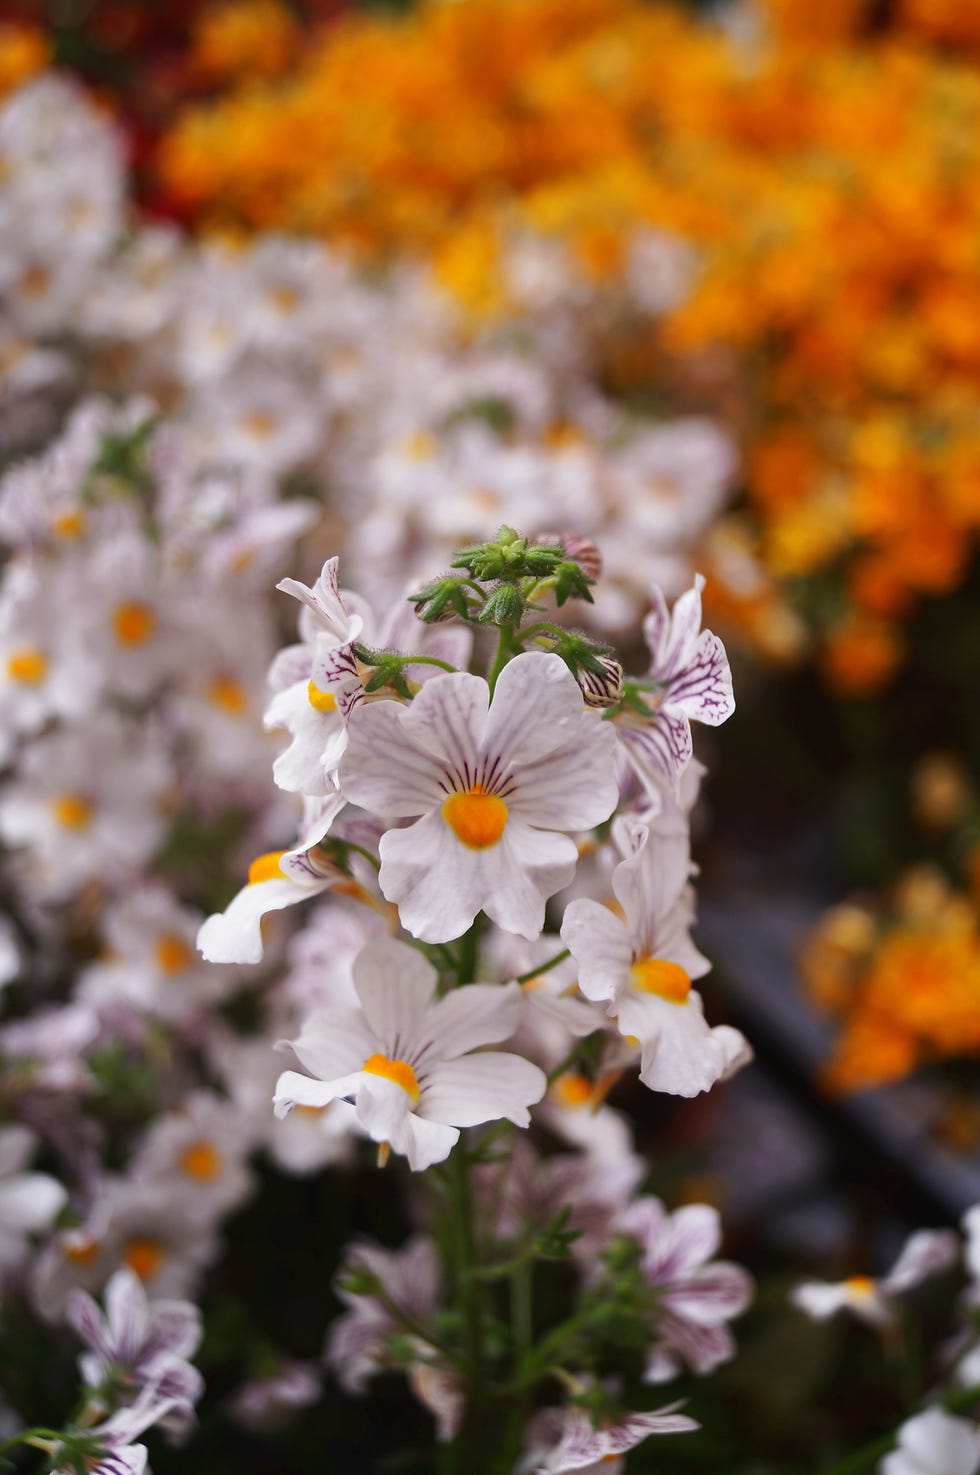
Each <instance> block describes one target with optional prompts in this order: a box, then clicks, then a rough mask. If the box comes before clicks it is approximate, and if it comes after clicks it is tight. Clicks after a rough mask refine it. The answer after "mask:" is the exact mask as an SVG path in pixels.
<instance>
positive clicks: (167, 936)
mask: <svg viewBox="0 0 980 1475" xmlns="http://www.w3.org/2000/svg"><path fill="white" fill-rule="evenodd" d="M154 952H155V955H156V960H157V964H158V965H159V968H160V971H161V972H162V973H170V974H173V973H183V971H184V969H185V968H187V967H188V966H189V965H190V963H191V962H192V961H193V959H194V954H193V952H192V950H191V946H190V943H189V942H187V940H186V939H185V938H183V937H179V936H178V935H177V933H176V932H165V933H164V934H163V936H162V937H160V938H159V939H158V940H157V945H156V948H155V949H154Z"/></svg>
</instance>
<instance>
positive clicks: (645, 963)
mask: <svg viewBox="0 0 980 1475" xmlns="http://www.w3.org/2000/svg"><path fill="white" fill-rule="evenodd" d="M630 982H631V983H632V985H633V987H634V988H636V989H639V990H640V992H641V993H644V994H656V995H657V997H658V998H661V999H666V1000H667V1002H668V1003H669V1004H685V1003H686V1002H687V996H688V994H689V993H690V992H691V980H690V978H688V976H687V974H686V973H685V972H684V969H683V968H682V967H681V966H680V964H679V963H668V962H667V960H666V959H665V958H641V959H640V960H639V962H637V963H634V964H633V966H632V968H631V969H630Z"/></svg>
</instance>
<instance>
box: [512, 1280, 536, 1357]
mask: <svg viewBox="0 0 980 1475" xmlns="http://www.w3.org/2000/svg"><path fill="white" fill-rule="evenodd" d="M510 1318H511V1326H512V1328H513V1332H514V1349H515V1351H516V1352H517V1355H518V1357H519V1358H520V1360H521V1361H522V1362H523V1360H524V1359H525V1358H526V1357H527V1355H528V1353H529V1352H530V1350H531V1348H532V1347H533V1345H534V1262H533V1260H532V1259H529V1258H528V1257H527V1256H525V1257H524V1258H523V1259H522V1260H520V1261H518V1263H517V1264H516V1265H515V1266H514V1269H513V1272H512V1274H511V1278H510Z"/></svg>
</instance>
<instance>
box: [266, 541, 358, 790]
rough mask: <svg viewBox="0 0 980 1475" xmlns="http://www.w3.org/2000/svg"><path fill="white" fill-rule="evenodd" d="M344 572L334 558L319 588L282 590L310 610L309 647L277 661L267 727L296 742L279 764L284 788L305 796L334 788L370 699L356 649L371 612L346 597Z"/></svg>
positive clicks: (283, 584) (291, 584) (304, 619)
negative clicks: (357, 714) (360, 711)
mask: <svg viewBox="0 0 980 1475" xmlns="http://www.w3.org/2000/svg"><path fill="white" fill-rule="evenodd" d="M337 566H338V560H337V559H336V558H330V559H328V560H327V562H326V563H325V564H324V565H323V568H322V570H321V572H320V577H319V578H318V579H317V581H316V583H315V584H314V585H313V587H312V588H308V587H307V586H306V585H305V584H301V583H300V582H299V580H297V579H282V580H281V581H280V582H279V584H277V585H276V587H277V588H278V589H281V590H282V591H283V592H284V593H286V594H291V595H292V596H293V597H294V598H295V599H298V600H299V601H300V602H301V604H302V606H303V607H302V610H301V612H300V635H301V636H302V639H303V643H302V644H301V645H293V646H287V647H286V649H285V650H282V651H280V652H279V655H278V656H277V657H276V659H275V661H274V663H273V666H272V670H271V672H270V673H269V680H270V683H271V684H272V687H273V690H274V692H275V695H274V696H273V698H272V701H271V702H270V703H269V706H268V708H267V710H266V713H265V718H264V721H265V726H266V727H267V728H285V730H286V731H287V732H289V733H290V735H291V737H292V742H291V743H290V744H289V747H288V748H286V749H285V751H284V752H282V753H280V755H279V757H278V758H277V759H276V761H275V764H274V765H273V770H272V772H273V777H274V778H275V781H276V783H277V784H278V785H279V787H280V788H281V789H288V790H291V791H293V792H299V793H303V794H326V793H327V792H328V791H329V790H330V788H331V786H332V780H333V776H334V774H335V773H336V771H337V768H338V766H339V764H340V760H341V758H342V757H343V755H344V752H345V751H346V748H347V718H348V716H349V715H350V711H351V709H352V707H353V706H355V705H356V704H357V703H358V702H359V701H361V700H362V697H363V687H362V683H361V678H360V676H359V675H358V672H357V666H356V664H355V661H354V655H353V649H352V647H353V644H354V641H355V640H356V639H357V638H358V636H359V635H360V633H361V631H362V629H363V628H364V613H363V612H362V610H361V609H359V608H358V606H359V604H360V601H359V600H357V599H356V596H353V595H348V594H341V592H340V588H339V585H338V582H337ZM346 601H350V602H351V605H352V608H351V609H350V610H348V608H347V603H346ZM328 656H329V663H326V664H325V658H326V657H328Z"/></svg>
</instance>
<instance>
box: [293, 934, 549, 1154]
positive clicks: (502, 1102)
mask: <svg viewBox="0 0 980 1475" xmlns="http://www.w3.org/2000/svg"><path fill="white" fill-rule="evenodd" d="M353 972H354V987H355V989H356V990H357V996H358V998H359V999H360V1008H359V1009H350V1008H322V1009H317V1010H315V1011H314V1013H313V1014H311V1015H310V1017H309V1018H308V1019H307V1020H306V1022H305V1024H304V1025H303V1029H302V1031H301V1033H300V1036H299V1038H298V1039H296V1040H294V1041H292V1042H291V1048H292V1049H293V1050H294V1052H295V1053H296V1055H297V1057H298V1059H299V1061H300V1063H301V1064H302V1065H303V1066H305V1068H306V1069H307V1070H309V1071H311V1072H312V1073H313V1075H312V1078H311V1077H310V1076H301V1075H298V1074H297V1073H296V1072H295V1071H286V1072H285V1073H284V1074H283V1075H282V1076H281V1077H280V1080H279V1084H278V1086H277V1088H276V1095H275V1109H276V1115H277V1116H285V1115H286V1113H287V1112H289V1111H290V1110H291V1109H292V1108H293V1107H294V1106H297V1105H300V1106H314V1107H321V1106H326V1105H327V1103H328V1102H331V1101H335V1100H337V1099H338V1098H349V1099H351V1100H353V1102H354V1104H355V1107H356V1109H357V1117H358V1120H359V1121H360V1123H361V1125H362V1126H363V1127H364V1128H365V1130H366V1131H367V1132H368V1134H369V1136H370V1137H372V1138H373V1140H374V1141H375V1142H381V1143H385V1142H386V1143H388V1144H390V1146H391V1147H393V1148H394V1149H395V1151H396V1152H401V1153H404V1154H405V1155H406V1157H407V1158H408V1161H409V1166H410V1167H411V1168H412V1169H413V1170H415V1171H419V1170H421V1169H422V1168H427V1167H429V1166H430V1165H431V1164H432V1163H437V1162H441V1161H442V1160H443V1158H445V1157H448V1155H449V1153H450V1152H451V1150H452V1148H453V1147H454V1146H455V1144H456V1142H457V1141H458V1139H459V1129H460V1127H475V1126H479V1125H480V1123H481V1122H489V1121H496V1120H498V1119H500V1118H501V1117H503V1118H506V1119H507V1120H508V1121H511V1122H513V1123H514V1124H515V1126H518V1127H526V1126H527V1125H528V1123H529V1121H530V1116H529V1113H528V1107H529V1106H531V1105H532V1104H533V1103H534V1102H535V1101H540V1099H541V1097H542V1096H543V1095H544V1091H545V1086H546V1084H547V1080H546V1077H545V1075H544V1072H543V1071H541V1070H539V1069H538V1067H537V1066H536V1065H532V1064H531V1063H530V1061H527V1060H523V1059H521V1057H520V1056H517V1055H511V1054H508V1053H507V1052H505V1051H501V1050H493V1051H486V1052H481V1053H478V1054H474V1053H472V1052H474V1051H479V1050H480V1047H481V1046H483V1045H490V1044H494V1043H496V1042H497V1041H499V1040H504V1039H506V1038H507V1037H508V1036H509V1035H511V1034H512V1033H513V1032H514V1029H515V1027H516V1024H517V1021H518V1019H519V1017H520V1013H521V1009H522V1008H523V1003H524V1001H523V996H522V994H521V991H520V989H519V988H518V987H517V986H516V984H511V985H509V986H507V987H504V988H501V987H500V986H499V985H498V984H470V985H468V986H467V987H465V988H460V989H456V990H455V991H454V992H453V993H451V994H448V995H447V996H446V997H445V998H443V999H440V1000H438V1001H436V1002H434V996H435V989H436V983H437V974H436V972H435V969H434V968H432V967H431V966H430V965H429V964H428V963H427V962H426V960H425V959H424V958H423V957H422V956H421V955H420V954H419V953H418V952H416V951H415V949H414V948H412V947H409V946H408V945H407V944H405V943H402V942H395V941H393V940H391V939H389V938H379V939H378V940H377V941H375V942H370V943H368V945H367V947H366V948H365V949H364V951H363V952H362V953H361V954H360V955H359V956H358V958H357V960H356V961H355V963H354V969H353ZM464 1057H465V1058H464Z"/></svg>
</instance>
